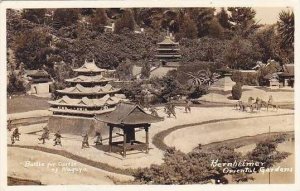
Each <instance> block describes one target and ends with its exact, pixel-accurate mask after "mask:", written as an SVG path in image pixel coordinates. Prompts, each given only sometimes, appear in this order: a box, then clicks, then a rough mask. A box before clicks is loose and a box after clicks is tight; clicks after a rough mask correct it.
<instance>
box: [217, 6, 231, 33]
mask: <svg viewBox="0 0 300 191" xmlns="http://www.w3.org/2000/svg"><path fill="white" fill-rule="evenodd" d="M217 19H218V21H219V23H220V25H221V26H222V27H223V28H224V29H230V28H231V26H232V25H231V23H230V22H229V15H228V13H227V12H226V10H225V8H223V7H222V8H221V11H220V12H218V13H217Z"/></svg>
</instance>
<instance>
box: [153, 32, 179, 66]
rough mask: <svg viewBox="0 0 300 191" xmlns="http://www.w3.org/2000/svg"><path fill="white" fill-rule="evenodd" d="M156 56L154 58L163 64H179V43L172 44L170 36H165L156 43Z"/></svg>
mask: <svg viewBox="0 0 300 191" xmlns="http://www.w3.org/2000/svg"><path fill="white" fill-rule="evenodd" d="M157 45H158V48H157V55H155V57H156V58H157V59H159V60H160V61H161V62H163V63H169V62H179V61H180V59H181V55H180V53H179V50H180V49H179V43H178V42H174V41H173V40H172V39H171V37H170V36H166V37H165V39H164V40H163V41H162V42H160V43H157Z"/></svg>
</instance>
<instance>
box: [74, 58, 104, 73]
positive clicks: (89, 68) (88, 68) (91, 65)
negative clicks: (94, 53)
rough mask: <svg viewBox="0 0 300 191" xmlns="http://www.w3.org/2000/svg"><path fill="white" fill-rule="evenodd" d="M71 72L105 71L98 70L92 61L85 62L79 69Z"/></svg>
mask: <svg viewBox="0 0 300 191" xmlns="http://www.w3.org/2000/svg"><path fill="white" fill-rule="evenodd" d="M73 71H75V72H86V73H91V72H105V71H106V69H102V68H99V67H98V66H97V65H96V64H95V61H94V60H93V61H92V62H87V61H86V60H85V62H84V64H83V65H82V66H81V67H80V68H77V69H73Z"/></svg>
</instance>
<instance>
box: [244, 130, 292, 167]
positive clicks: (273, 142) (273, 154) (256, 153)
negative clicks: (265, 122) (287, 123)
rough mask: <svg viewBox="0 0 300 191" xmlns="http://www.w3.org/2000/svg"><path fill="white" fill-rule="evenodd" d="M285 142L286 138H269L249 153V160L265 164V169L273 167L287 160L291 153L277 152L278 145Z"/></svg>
mask: <svg viewBox="0 0 300 191" xmlns="http://www.w3.org/2000/svg"><path fill="white" fill-rule="evenodd" d="M283 141H284V136H276V137H275V138H268V139H266V140H265V141H262V142H259V143H258V144H256V147H255V148H254V150H252V151H250V152H248V153H247V158H248V159H249V160H253V161H256V162H261V163H263V164H264V165H263V167H265V168H269V167H272V166H273V165H274V164H275V163H278V162H280V161H282V160H283V159H285V158H286V157H287V156H288V155H289V153H287V152H279V151H277V149H276V148H277V146H278V143H281V142H283Z"/></svg>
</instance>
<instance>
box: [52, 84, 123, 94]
mask: <svg viewBox="0 0 300 191" xmlns="http://www.w3.org/2000/svg"><path fill="white" fill-rule="evenodd" d="M119 90H120V88H114V87H113V86H112V85H110V84H106V85H105V86H94V87H83V86H82V85H80V84H76V86H74V87H69V88H65V89H63V90H57V92H59V93H64V94H77V95H92V94H94V95H99V94H108V93H113V92H118V91H119Z"/></svg>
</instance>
